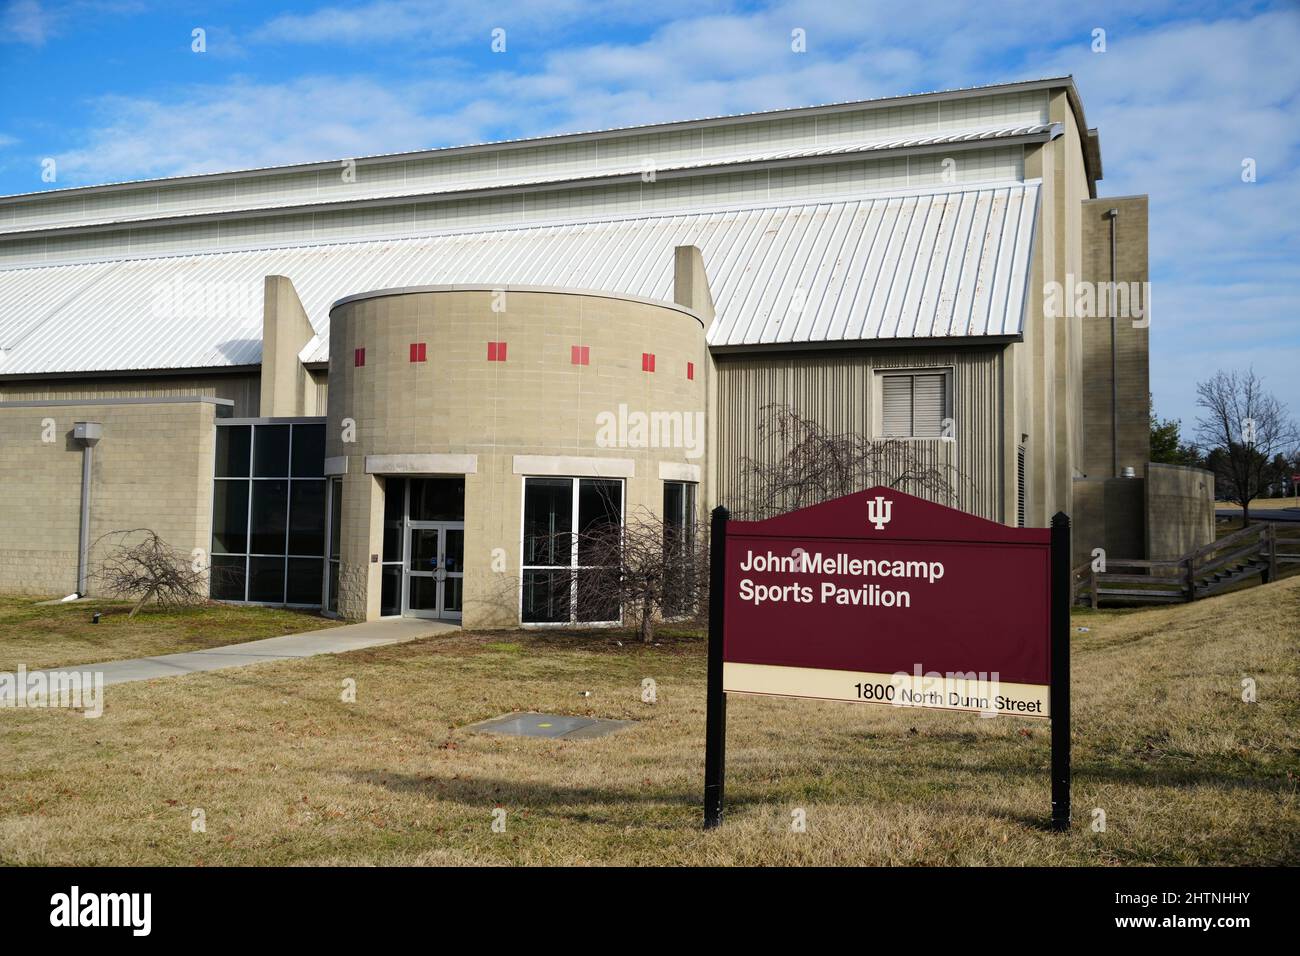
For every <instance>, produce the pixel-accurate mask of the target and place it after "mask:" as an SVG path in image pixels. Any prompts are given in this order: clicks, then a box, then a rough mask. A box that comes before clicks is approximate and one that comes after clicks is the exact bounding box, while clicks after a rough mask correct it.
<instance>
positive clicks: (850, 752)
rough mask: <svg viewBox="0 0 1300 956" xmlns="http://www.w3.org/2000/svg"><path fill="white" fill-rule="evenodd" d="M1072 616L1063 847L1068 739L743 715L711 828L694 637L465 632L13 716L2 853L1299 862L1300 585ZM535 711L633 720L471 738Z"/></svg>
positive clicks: (223, 860) (323, 859) (25, 860)
mask: <svg viewBox="0 0 1300 956" xmlns="http://www.w3.org/2000/svg"><path fill="white" fill-rule="evenodd" d="M1075 624H1076V626H1083V627H1088V628H1089V629H1090V630H1089V631H1088V632H1087V633H1078V634H1077V635H1076V640H1075V648H1076V650H1075V654H1074V661H1075V681H1074V697H1075V711H1074V714H1075V721H1074V728H1075V787H1074V798H1075V820H1076V822H1075V826H1074V829H1073V830H1072V832H1070V833H1068V834H1063V835H1058V834H1053V833H1050V832H1048V831H1047V830H1046V829H1045V827H1044V824H1045V821H1046V818H1047V815H1048V781H1047V762H1048V728H1047V725H1046V724H1045V723H1042V722H1034V721H1029V720H1024V719H1016V718H998V719H996V720H981V719H979V718H978V717H974V716H970V715H963V714H948V713H935V712H921V711H898V710H894V709H891V708H887V707H876V706H872V705H853V704H835V703H814V702H809V701H793V700H791V701H782V700H774V699H751V698H735V699H733V700H732V702H731V706H730V715H729V716H730V734H729V754H728V781H727V819H726V823H725V825H724V826H723V827H722V828H721V829H720V830H718V831H714V832H711V833H707V834H706V833H703V832H702V831H701V830H700V797H701V777H702V765H703V727H704V655H703V650H704V648H703V644H702V642H701V641H700V640H699V639H698V638H697V637H695V636H691V635H680V636H673V635H665V637H664V642H663V644H662V646H660V647H652V648H646V647H641V646H636V645H632V644H627V645H625V646H621V647H620V646H617V645H616V643H615V641H616V638H617V635H612V634H609V633H601V634H596V635H592V634H578V635H575V634H557V633H545V634H539V633H535V632H531V633H520V632H509V633H463V634H456V635H453V636H450V637H445V638H440V639H432V640H427V641H422V642H417V643H412V644H407V645H397V646H392V647H386V648H379V649H374V650H370V651H363V652H358V653H353V654H348V655H342V656H324V657H317V658H312V659H308V660H302V661H293V662H282V663H273V664H266V665H259V666H256V667H251V668H242V669H237V670H229V671H224V672H216V673H210V674H201V675H193V676H189V677H184V678H177V679H173V680H164V681H157V682H153V683H151V684H133V685H124V686H119V687H112V688H109V689H108V697H107V707H106V712H105V714H104V716H103V717H101V718H99V719H95V720H91V719H84V718H82V717H80V716H77V715H75V714H72V713H67V712H58V711H0V735H2V739H3V749H4V753H5V758H6V767H5V774H4V776H3V778H0V861H2V862H5V863H10V864H205V865H218V864H259V863H261V864H370V863H377V864H454V863H471V864H492V863H523V864H541V863H552V864H603V863H620V864H666V865H690V864H703V863H739V864H764V865H780V864H796V863H800V864H805V863H806V864H812V863H821V864H986V863H987V864H1012V865H1016V864H1066V863H1070V864H1100V865H1109V864H1205V863H1224V864H1246V863H1255V864H1277V863H1290V864H1295V863H1300V798H1298V796H1297V786H1298V785H1300V749H1298V746H1297V737H1296V727H1297V724H1298V721H1300V705H1298V701H1300V675H1298V674H1297V670H1298V666H1300V665H1298V662H1300V654H1298V653H1297V652H1298V651H1300V638H1298V637H1297V634H1298V632H1300V579H1291V580H1288V581H1283V582H1280V583H1278V584H1274V585H1270V586H1268V587H1266V588H1253V589H1251V590H1248V591H1243V592H1240V593H1237V594H1232V595H1227V596H1225V597H1222V598H1216V599H1212V600H1207V601H1202V602H1197V603H1195V604H1191V605H1183V606H1177V607H1169V608H1156V609H1151V610H1142V611H1131V612H1111V611H1102V612H1082V613H1081V614H1080V615H1079V616H1078V618H1077V619H1076V621H1075ZM644 677H653V678H654V679H655V680H656V681H657V683H658V690H659V701H658V703H657V704H654V705H650V704H643V703H641V700H640V685H641V680H642V678H644ZM1245 677H1250V678H1253V679H1254V680H1255V681H1256V682H1257V686H1258V695H1259V699H1258V702H1257V703H1254V704H1247V703H1243V702H1242V700H1241V681H1242V679H1243V678H1245ZM346 678H352V679H354V680H355V681H356V690H357V700H356V702H355V703H351V704H349V703H343V702H342V701H341V700H340V693H341V690H342V686H343V682H344V680H345V679H346ZM584 690H590V691H591V692H592V695H591V696H590V697H582V696H579V695H580V692H581V691H584ZM512 710H546V711H556V712H561V713H569V714H582V713H591V714H595V715H598V716H603V717H616V718H632V719H634V720H636V721H638V723H637V725H636V726H635V727H633V728H631V729H629V730H626V731H623V732H622V733H619V734H616V735H614V736H611V737H607V738H603V739H598V740H590V741H570V742H564V741H546V740H537V739H521V738H505V737H491V736H483V735H473V734H469V733H466V732H464V731H462V730H459V729H458V728H460V727H463V726H464V725H465V724H468V723H470V722H472V721H476V720H481V719H483V718H486V717H491V716H494V715H497V714H501V713H504V712H507V711H512ZM498 806H499V807H501V808H502V809H504V810H505V811H506V829H505V832H504V833H494V832H493V830H492V827H491V823H492V811H493V809H494V808H496V807H498ZM195 808H200V809H202V810H203V811H204V813H205V815H206V826H207V829H206V832H203V833H195V832H192V830H191V819H192V810H193V809H195ZM798 808H802V809H804V810H805V811H806V815H807V831H806V832H803V833H794V832H791V826H790V823H791V819H792V817H791V814H792V812H793V811H795V810H796V809H798ZM1094 808H1099V809H1101V810H1104V811H1105V814H1106V830H1105V832H1094V831H1093V829H1091V828H1090V826H1089V823H1090V821H1091V820H1092V811H1093V809H1094Z"/></svg>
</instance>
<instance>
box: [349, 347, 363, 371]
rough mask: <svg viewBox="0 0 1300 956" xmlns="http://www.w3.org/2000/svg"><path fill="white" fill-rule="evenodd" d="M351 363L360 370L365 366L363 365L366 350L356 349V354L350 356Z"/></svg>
mask: <svg viewBox="0 0 1300 956" xmlns="http://www.w3.org/2000/svg"><path fill="white" fill-rule="evenodd" d="M352 362H353V364H354V365H356V367H357V368H361V366H363V365H365V364H366V350H365V349H357V350H356V352H355V353H353V356H352Z"/></svg>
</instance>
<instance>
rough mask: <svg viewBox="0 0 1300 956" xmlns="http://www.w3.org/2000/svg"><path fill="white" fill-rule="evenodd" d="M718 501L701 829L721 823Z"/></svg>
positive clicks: (723, 719) (723, 541) (712, 532)
mask: <svg viewBox="0 0 1300 956" xmlns="http://www.w3.org/2000/svg"><path fill="white" fill-rule="evenodd" d="M729 517H730V514H729V513H728V512H727V509H726V508H723V507H722V506H721V505H719V506H718V507H717V508H714V509H713V517H712V520H711V522H710V525H709V672H708V677H707V679H706V686H707V693H708V700H707V702H706V704H705V716H704V829H706V830H712V829H713V828H714V827H717V826H719V825H721V823H722V784H723V778H724V776H725V769H726V763H727V695H726V692H725V691H723V689H722V622H723V608H724V606H725V604H726V601H725V600H724V594H725V592H726V586H727V563H726V561H725V560H724V551H723V549H724V548H726V546H727V519H728V518H729Z"/></svg>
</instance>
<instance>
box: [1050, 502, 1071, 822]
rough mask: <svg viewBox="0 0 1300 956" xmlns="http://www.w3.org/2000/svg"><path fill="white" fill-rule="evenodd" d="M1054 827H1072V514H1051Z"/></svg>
mask: <svg viewBox="0 0 1300 956" xmlns="http://www.w3.org/2000/svg"><path fill="white" fill-rule="evenodd" d="M1051 593H1052V686H1051V690H1050V691H1049V699H1050V706H1051V710H1052V829H1053V830H1058V831H1060V830H1068V829H1070V603H1071V601H1070V597H1071V595H1070V517H1069V515H1067V514H1065V513H1064V512H1060V511H1058V512H1057V513H1056V514H1055V515H1053V516H1052V574H1051Z"/></svg>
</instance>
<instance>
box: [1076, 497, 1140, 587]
mask: <svg viewBox="0 0 1300 956" xmlns="http://www.w3.org/2000/svg"><path fill="white" fill-rule="evenodd" d="M1145 485H1146V482H1145V481H1144V480H1143V479H1141V478H1080V479H1078V480H1077V481H1075V482H1074V513H1073V514H1072V515H1071V516H1070V518H1071V545H1072V547H1071V550H1072V551H1073V553H1074V559H1073V563H1074V564H1075V565H1079V564H1081V563H1082V562H1084V561H1087V560H1090V559H1091V557H1092V551H1093V549H1094V548H1104V549H1105V551H1106V555H1107V557H1111V558H1135V559H1137V560H1142V559H1144V558H1146V533H1145V522H1144V520H1143V515H1144V512H1145V508H1146V498H1145Z"/></svg>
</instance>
